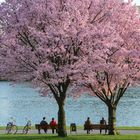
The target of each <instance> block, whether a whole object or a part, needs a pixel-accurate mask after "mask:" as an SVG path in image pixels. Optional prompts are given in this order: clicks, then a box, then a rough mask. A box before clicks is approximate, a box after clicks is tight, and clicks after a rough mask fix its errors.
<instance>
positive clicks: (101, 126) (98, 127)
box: [84, 124, 109, 134]
mask: <svg viewBox="0 0 140 140" xmlns="http://www.w3.org/2000/svg"><path fill="white" fill-rule="evenodd" d="M108 129H109V125H105V124H90V125H84V130H87V134H89V131H90V130H100V134H101V132H102V130H105V134H106V133H107V130H108Z"/></svg>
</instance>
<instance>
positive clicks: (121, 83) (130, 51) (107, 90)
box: [81, 0, 140, 135]
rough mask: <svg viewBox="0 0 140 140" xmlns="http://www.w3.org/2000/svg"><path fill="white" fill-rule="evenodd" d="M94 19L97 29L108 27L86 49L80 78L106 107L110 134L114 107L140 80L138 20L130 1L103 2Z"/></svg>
mask: <svg viewBox="0 0 140 140" xmlns="http://www.w3.org/2000/svg"><path fill="white" fill-rule="evenodd" d="M92 6H93V7H94V4H93V5H91V9H93V8H92ZM100 18H101V20H102V21H101V20H98V19H100ZM95 19H96V20H95V21H96V22H97V24H99V22H102V27H101V28H104V26H105V25H107V24H110V26H106V27H105V28H104V30H102V29H100V28H98V29H99V34H98V36H95V37H94V39H93V40H96V39H97V40H98V41H96V42H95V44H92V46H91V47H90V51H89V54H88V58H87V64H85V65H86V68H85V70H83V71H84V73H81V75H82V78H83V79H82V81H83V83H84V82H85V81H86V82H85V84H84V85H85V87H86V88H87V89H88V90H90V95H92V96H95V95H96V96H97V97H99V98H100V99H101V100H102V101H103V102H104V103H105V104H106V105H107V107H108V123H109V134H113V135H114V134H116V109H117V105H118V103H119V101H120V99H121V98H122V96H123V95H124V93H125V92H126V90H127V89H128V87H129V86H131V85H133V86H134V85H137V84H138V83H139V80H140V20H139V14H138V11H137V9H136V7H135V6H134V5H133V4H132V1H130V2H128V3H122V2H121V1H115V0H114V1H113V0H111V1H109V0H107V1H106V2H105V5H104V7H103V8H101V7H100V8H99V12H98V14H97V16H96V17H95ZM97 54H98V55H97Z"/></svg>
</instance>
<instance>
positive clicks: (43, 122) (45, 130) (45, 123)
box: [40, 117, 48, 133]
mask: <svg viewBox="0 0 140 140" xmlns="http://www.w3.org/2000/svg"><path fill="white" fill-rule="evenodd" d="M45 119H46V118H45V117H43V120H42V121H41V122H40V125H48V123H47V122H46V121H45ZM44 132H45V133H47V129H44Z"/></svg>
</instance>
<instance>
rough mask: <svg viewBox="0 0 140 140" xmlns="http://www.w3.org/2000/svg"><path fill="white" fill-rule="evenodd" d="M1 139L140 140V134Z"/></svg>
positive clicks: (5, 138) (9, 138)
mask: <svg viewBox="0 0 140 140" xmlns="http://www.w3.org/2000/svg"><path fill="white" fill-rule="evenodd" d="M0 139H1V140H47V139H49V140H140V135H117V136H109V135H71V136H68V137H66V138H59V137H57V136H52V135H48V134H47V135H45V134H43V135H38V134H34V135H33V134H28V135H3V134H1V135H0Z"/></svg>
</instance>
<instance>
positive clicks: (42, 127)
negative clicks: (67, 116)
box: [35, 124, 58, 134]
mask: <svg viewBox="0 0 140 140" xmlns="http://www.w3.org/2000/svg"><path fill="white" fill-rule="evenodd" d="M35 128H36V129H38V134H41V132H40V130H41V129H45V130H48V129H51V130H52V132H54V129H55V130H56V133H57V128H58V125H55V126H51V125H49V124H45V125H40V124H35ZM46 132H47V131H46Z"/></svg>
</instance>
